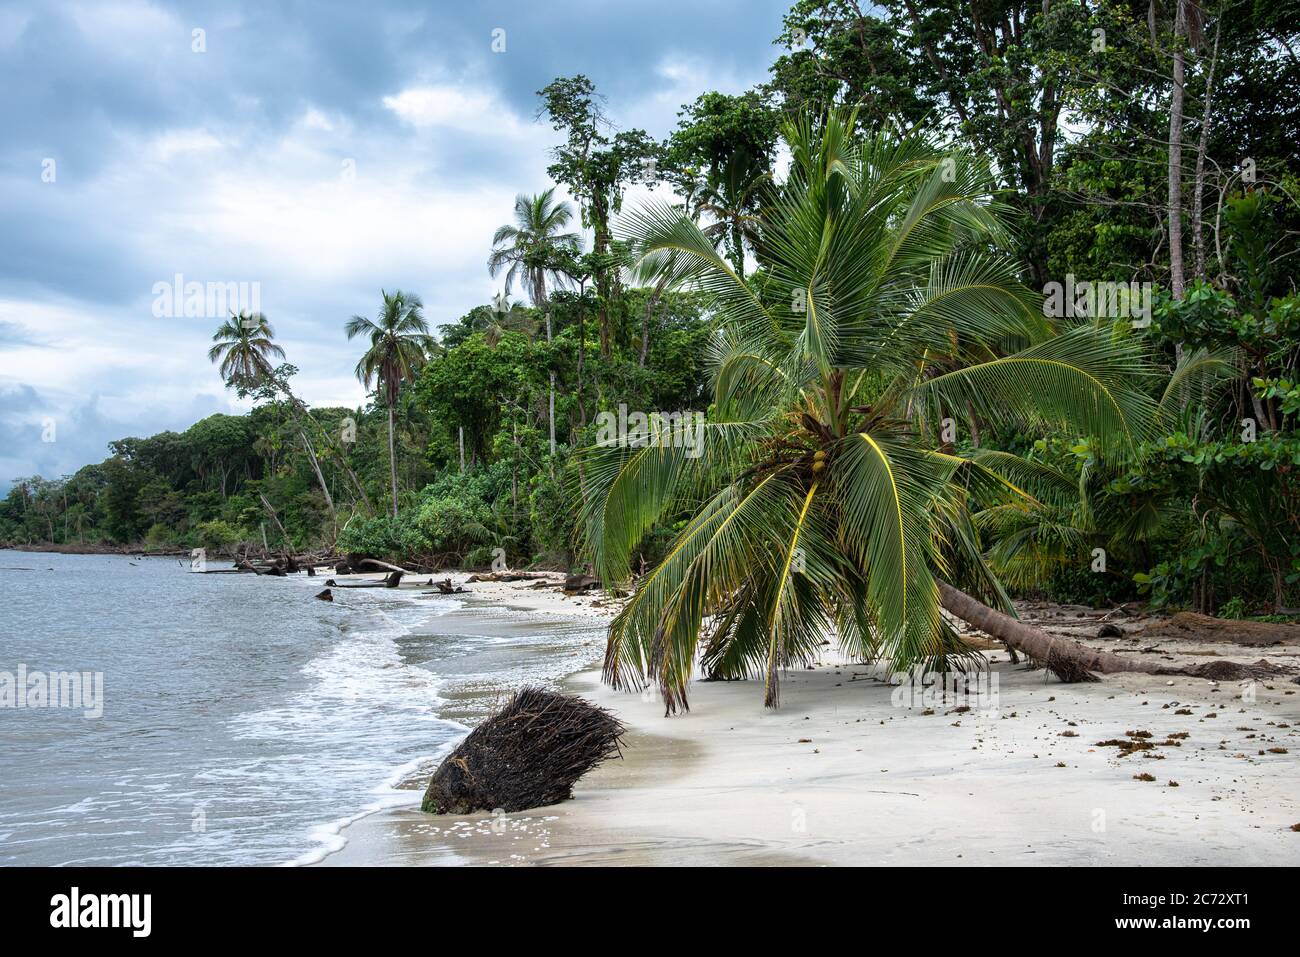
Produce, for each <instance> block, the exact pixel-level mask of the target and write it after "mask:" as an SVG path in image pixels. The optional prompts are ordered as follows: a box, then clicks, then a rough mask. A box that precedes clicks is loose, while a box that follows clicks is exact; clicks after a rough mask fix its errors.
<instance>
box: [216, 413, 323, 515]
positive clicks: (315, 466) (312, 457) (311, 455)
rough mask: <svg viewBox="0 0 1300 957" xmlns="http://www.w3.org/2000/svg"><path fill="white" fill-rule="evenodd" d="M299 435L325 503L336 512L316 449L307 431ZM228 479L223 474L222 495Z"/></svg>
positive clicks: (300, 432) (300, 430) (299, 432)
mask: <svg viewBox="0 0 1300 957" xmlns="http://www.w3.org/2000/svg"><path fill="white" fill-rule="evenodd" d="M298 437H299V438H300V439H302V446H303V448H305V449H306V450H307V460H308V461H309V462H311V467H312V471H314V472H315V473H316V481H317V482H319V483H320V490H321V491H322V492H324V493H325V504H326V505H328V506H329V510H330V514H331V515H333V514H334V496H332V495H330V487H329V486H328V485H326V484H325V476H324V475H323V474H322V473H321V470H320V462H319V461H318V460H317V458H316V450H315V449H313V448H312V447H311V440H310V439H308V438H307V433H306V432H304V431H303V430H302V429H299V430H298ZM225 489H226V480H225V477H224V476H223V477H222V479H221V492H222V496H223V497H224V495H225Z"/></svg>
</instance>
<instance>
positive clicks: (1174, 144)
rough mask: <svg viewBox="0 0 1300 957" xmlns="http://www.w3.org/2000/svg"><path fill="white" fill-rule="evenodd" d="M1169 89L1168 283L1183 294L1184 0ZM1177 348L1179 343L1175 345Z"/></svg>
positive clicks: (1176, 27) (1177, 1) (1180, 2)
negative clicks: (1171, 86) (1171, 87)
mask: <svg viewBox="0 0 1300 957" xmlns="http://www.w3.org/2000/svg"><path fill="white" fill-rule="evenodd" d="M1174 2H1175V5H1176V6H1177V13H1176V14H1175V16H1174V72H1173V92H1172V93H1171V94H1170V97H1169V285H1170V290H1171V292H1173V295H1174V298H1175V299H1182V298H1183V291H1184V288H1185V287H1184V280H1183V94H1184V89H1183V81H1184V76H1183V74H1184V60H1183V39H1184V38H1185V37H1186V36H1187V7H1186V0H1174ZM1179 351H1180V352H1181V346H1180V348H1179Z"/></svg>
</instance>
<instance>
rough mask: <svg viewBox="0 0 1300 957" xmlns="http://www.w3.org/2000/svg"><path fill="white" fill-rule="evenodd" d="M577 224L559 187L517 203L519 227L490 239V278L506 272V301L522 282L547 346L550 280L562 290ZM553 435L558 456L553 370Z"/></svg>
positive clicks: (550, 411)
mask: <svg viewBox="0 0 1300 957" xmlns="http://www.w3.org/2000/svg"><path fill="white" fill-rule="evenodd" d="M572 218H573V210H572V209H571V208H570V207H569V204H568V203H563V202H561V203H557V202H556V201H555V187H554V186H552V187H551V188H550V189H548V190H546V191H545V192H542V193H538V194H537V195H535V196H525V195H523V194H522V193H521V194H520V195H519V196H517V197H515V223H514V225H513V226H512V225H509V224H507V225H505V226H502V227H501V228H499V229H498V230H497V231H496V233H495V235H493V237H492V253H491V255H490V256H488V272H489V273H490V274H491V275H492V276H493V277H495V276H496V274H497V273H499V272H500V271H501V270H502V269H505V270H506V288H505V293H506V295H509V294H510V288H511V286H512V285H514V283H515V281H516V280H518V281H519V282H520V283H521V284H522V285H523V286H524V287H525V289H527V291H528V298H529V299H531V300H532V303H533V306H534V307H536V308H537V309H545V310H546V341H547V343H550V342H551V341H552V332H553V330H552V328H551V313H550V310H549V309H546V280H547V278H548V277H549V278H550V280H551V282H552V283H553V284H555V285H559V284H560V283H562V282H563V281H564V278H565V273H564V272H563V271H562V269H561V265H562V264H563V263H564V262H565V261H566V260H567V259H568V258H571V257H572V256H573V255H575V254H576V253H577V251H578V248H579V240H578V234H577V233H566V232H563V231H562V230H563V229H564V227H566V226H568V225H569V221H570V220H571V219H572ZM547 416H548V420H549V423H550V433H551V436H550V437H551V454H552V455H554V454H555V370H554V369H552V370H551V392H550V401H549V403H548V411H547Z"/></svg>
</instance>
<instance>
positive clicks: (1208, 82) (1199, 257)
mask: <svg viewBox="0 0 1300 957" xmlns="http://www.w3.org/2000/svg"><path fill="white" fill-rule="evenodd" d="M1222 32H1223V17H1222V16H1220V17H1219V21H1218V23H1216V24H1215V27H1214V51H1213V52H1212V53H1211V54H1210V68H1209V71H1208V73H1207V74H1206V77H1205V106H1204V109H1202V110H1201V135H1200V139H1199V140H1198V141H1197V144H1196V177H1195V179H1194V182H1193V184H1192V188H1193V189H1194V190H1195V192H1194V193H1192V250H1193V255H1194V257H1195V259H1196V278H1197V279H1199V280H1201V281H1202V282H1204V281H1205V235H1204V232H1203V231H1202V227H1201V219H1202V211H1203V210H1204V208H1205V153H1206V150H1207V148H1208V147H1209V143H1210V123H1211V122H1212V120H1213V116H1212V114H1211V112H1210V105H1211V103H1212V102H1213V99H1214V71H1215V67H1216V66H1218V62H1219V36H1220V34H1221V33H1222Z"/></svg>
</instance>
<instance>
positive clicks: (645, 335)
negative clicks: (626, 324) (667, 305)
mask: <svg viewBox="0 0 1300 957" xmlns="http://www.w3.org/2000/svg"><path fill="white" fill-rule="evenodd" d="M667 285H668V277H667V276H665V277H664V278H663V279H660V280H659V282H657V283H656V284H655V291H654V292H653V293H652V294H651V295H650V298H649V299H647V300H646V304H645V314H644V315H642V317H641V355H640V358H639V359H638V360H637V365H639V366H641V368H643V369H644V368H645V360H646V356H647V355H648V354H649V352H650V316H651V314H652V313H653V312H654V309H655V306H657V305H658V304H659V297H660V296H662V295H663V294H664V287H665V286H667Z"/></svg>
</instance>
